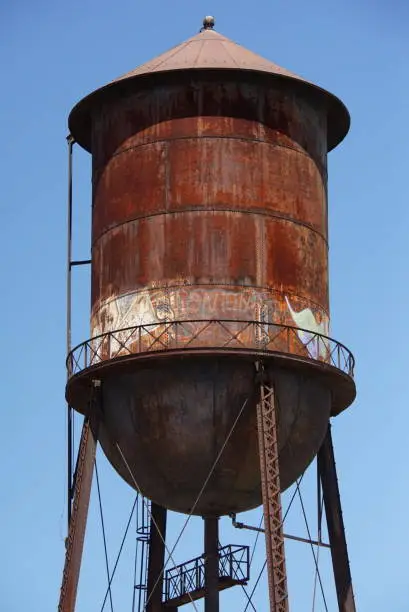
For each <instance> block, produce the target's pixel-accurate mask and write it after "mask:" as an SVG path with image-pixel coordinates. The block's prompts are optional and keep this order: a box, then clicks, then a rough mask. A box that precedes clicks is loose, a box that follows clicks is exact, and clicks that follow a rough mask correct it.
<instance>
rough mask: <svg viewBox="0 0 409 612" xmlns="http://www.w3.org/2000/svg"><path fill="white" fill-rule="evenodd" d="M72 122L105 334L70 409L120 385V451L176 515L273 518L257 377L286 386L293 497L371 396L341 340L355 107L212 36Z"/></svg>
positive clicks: (283, 432)
mask: <svg viewBox="0 0 409 612" xmlns="http://www.w3.org/2000/svg"><path fill="white" fill-rule="evenodd" d="M69 126H70V130H71V133H72V135H73V137H74V138H75V140H76V141H77V142H78V143H79V144H80V145H81V146H82V147H84V148H85V149H86V150H87V151H89V152H90V153H91V154H92V181H93V208H92V311H91V339H90V340H89V341H86V342H84V343H83V344H82V345H80V346H79V347H77V348H76V349H75V350H74V351H73V353H72V354H71V356H70V358H69V367H70V374H71V377H70V379H69V382H68V385H67V398H68V401H69V402H70V404H71V405H72V406H73V407H74V408H75V409H77V410H79V411H80V412H83V413H86V412H87V401H88V399H89V389H90V384H91V381H92V379H95V378H98V379H100V380H101V381H102V385H103V416H102V423H101V426H100V441H101V444H102V447H103V449H104V452H105V454H106V456H107V457H108V459H109V461H110V462H111V463H112V465H113V466H114V467H115V469H116V470H117V471H118V472H119V473H120V475H121V476H122V477H123V478H124V479H125V480H126V481H127V482H128V483H129V484H130V485H131V486H135V482H136V483H137V484H138V487H139V488H140V489H141V490H142V492H143V493H144V495H146V496H147V497H149V498H150V499H152V500H154V501H155V502H156V503H158V504H161V505H163V506H165V507H167V508H171V509H174V510H177V511H181V512H190V511H192V510H193V512H194V513H195V514H202V515H212V514H213V515H223V514H227V513H230V512H238V511H243V510H248V509H251V508H254V507H256V506H258V505H259V504H260V503H261V490H260V474H259V471H260V470H259V458H258V446H257V426H256V403H257V392H256V388H257V383H256V369H255V364H256V363H257V362H260V361H262V363H263V364H264V368H265V371H266V373H267V376H268V377H269V379H270V381H271V382H272V383H273V384H274V386H275V389H276V398H277V403H278V421H279V449H280V470H281V485H282V489H285V488H287V487H288V486H289V485H290V484H291V483H293V482H294V480H295V479H296V478H297V477H299V476H300V474H301V473H302V472H303V471H304V470H305V468H306V467H307V466H308V464H309V463H310V462H311V461H312V459H313V458H314V456H315V454H316V452H317V450H318V448H319V446H320V444H321V442H322V440H323V437H324V435H325V432H326V428H327V425H328V420H329V417H330V415H331V414H332V415H335V414H337V413H338V412H340V411H341V410H343V409H344V408H346V407H347V406H348V405H349V404H350V403H351V402H352V400H353V398H354V395H355V387H354V383H353V379H352V373H353V357H352V356H351V355H350V353H349V351H348V350H347V349H346V348H345V347H344V346H343V345H341V344H340V343H338V342H335V341H333V340H331V339H330V338H328V327H329V300H328V232H327V222H328V221H327V153H328V151H329V150H331V149H332V148H333V147H335V146H336V145H337V144H338V143H339V142H340V141H341V140H342V139H343V138H344V136H345V134H346V133H347V131H348V127H349V115H348V112H347V110H346V108H345V106H344V105H343V104H342V102H341V101H340V100H338V99H337V98H336V97H334V96H333V95H331V94H329V93H328V92H326V91H324V90H322V89H320V88H319V87H317V86H315V85H312V84H310V83H308V82H306V81H305V80H303V79H301V78H300V77H298V76H296V75H294V74H292V73H290V72H288V71H286V70H284V69H282V68H280V67H278V66H276V65H275V64H273V63H271V62H269V61H267V60H265V59H263V58H261V57H259V56H257V55H255V54H254V53H252V52H251V51H248V50H246V49H244V48H243V47H240V46H239V45H237V44H235V43H233V42H232V41H230V40H229V39H227V38H226V37H224V36H222V35H221V34H219V33H217V32H215V31H214V30H213V29H205V30H204V31H202V32H201V33H199V34H198V35H196V36H194V37H193V38H191V39H189V40H188V41H186V42H185V43H182V44H181V45H179V46H178V47H175V48H174V49H172V50H171V51H169V52H167V53H165V54H163V55H162V56H159V57H158V58H156V59H154V60H152V61H151V62H148V63H147V64H145V65H143V66H141V67H139V68H137V69H136V70H134V71H132V72H130V73H128V74H126V75H124V76H123V77H121V78H119V79H117V80H116V81H114V82H112V83H111V84H109V85H107V86H105V87H103V88H101V89H99V90H97V91H95V92H94V93H92V94H90V95H89V96H88V97H86V98H84V99H83V100H82V101H81V102H79V104H78V105H77V106H76V107H75V108H74V109H73V110H72V112H71V115H70V118H69ZM243 406H244V408H243ZM239 414H240V418H238V421H237V424H236V426H235V427H234V430H233V433H232V434H231V430H232V426H233V424H234V423H235V420H236V419H237V417H238V415H239ZM230 434H231V435H230ZM117 445H119V447H120V449H121V451H122V452H123V454H124V456H125V457H126V461H127V463H128V466H125V464H124V461H123V459H122V457H121V456H120V454H119V452H118V446H117ZM222 448H224V450H223V452H222V453H221V456H220V458H219V460H218V462H217V465H216V467H215V469H214V471H213V472H212V476H211V478H210V480H209V482H208V484H207V486H206V488H205V490H204V492H203V494H202V496H201V497H200V500H199V501H198V503H197V504H196V505H194V504H195V501H196V499H197V496H198V493H199V491H200V489H201V487H202V485H203V483H204V482H205V480H206V478H207V476H208V474H209V472H210V471H211V469H212V466H213V465H214V463H215V461H216V458H217V457H218V455H219V454H220V452H221V450H222ZM130 471H131V472H132V475H131V474H130Z"/></svg>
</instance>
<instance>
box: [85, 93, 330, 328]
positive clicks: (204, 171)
mask: <svg viewBox="0 0 409 612" xmlns="http://www.w3.org/2000/svg"><path fill="white" fill-rule="evenodd" d="M198 87H199V89H200V84H198ZM205 89H206V91H205V92H202V93H200V92H199V93H197V96H196V99H195V98H193V100H192V99H191V95H190V93H191V92H187V91H186V88H184V87H179V88H177V87H176V88H174V89H173V90H164V91H163V90H160V91H156V92H155V91H153V92H152V93H151V94H150V96H145V97H144V98H143V99H142V100H140V101H138V99H137V97H136V98H135V99H132V100H129V99H126V100H125V102H124V103H118V105H117V107H115V108H114V109H109V108H103V109H101V112H100V114H99V116H97V117H96V118H95V135H96V142H95V151H94V155H93V168H94V175H93V176H94V200H93V205H94V208H93V211H94V212H93V251H92V257H93V266H92V283H93V285H92V330H93V335H98V334H100V333H104V332H105V331H109V330H112V329H119V328H123V327H127V326H129V325H131V324H149V323H153V322H155V321H157V322H159V321H163V320H181V319H184V318H187V317H189V318H190V319H191V318H193V317H195V316H196V317H197V318H203V319H209V318H213V317H217V318H234V317H237V316H239V314H241V318H248V319H251V320H257V319H260V320H262V321H266V322H276V323H281V324H287V325H297V326H299V327H307V328H309V329H310V330H311V331H313V332H320V333H323V334H324V335H326V334H327V331H328V321H329V312H328V290H327V285H328V278H327V276H328V273H327V236H326V199H325V192H326V184H325V183H326V178H325V150H326V130H325V115H323V114H322V113H320V112H317V111H316V110H315V109H313V108H312V106H311V105H310V104H309V103H308V101H304V100H302V99H301V98H298V99H297V96H293V99H292V101H291V102H290V101H289V102H287V104H286V105H285V106H284V96H285V91H280V90H278V91H276V92H271V90H268V91H266V90H263V88H262V87H258V88H257V87H252V86H250V85H249V86H246V85H245V84H242V86H241V87H240V86H237V85H235V86H231V87H230V89H229V88H228V87H227V86H226V84H225V83H223V84H221V83H220V84H217V83H213V84H212V89H211V91H210V88H209V87H207V88H205ZM226 89H227V91H226ZM274 94H276V95H274ZM165 96H166V100H165ZM209 98H211V99H212V100H213V104H212V103H211V102H210V101H209ZM200 99H203V100H205V99H206V104H207V106H208V107H209V109H208V110H206V109H203V112H216V109H217V108H218V112H219V113H222V116H219V117H217V116H211V118H210V119H209V120H207V115H205V116H204V117H203V116H194V113H195V112H196V113H197V110H198V108H197V107H198V102H199V100H200ZM219 99H221V100H222V101H221V102H220V100H219ZM223 100H224V103H223ZM138 102H139V103H138ZM174 106H175V107H176V106H177V108H178V109H180V107H182V108H184V109H185V113H186V114H188V115H190V116H189V117H186V118H180V119H179V118H176V119H175V120H172V119H169V120H168V121H163V114H164V112H166V108H167V109H168V112H169V108H172V107H174ZM223 106H224V107H225V108H223ZM212 107H213V108H212ZM243 107H244V108H245V111H246V118H245V119H241V120H240V119H238V118H237V119H235V121H231V120H230V119H229V117H228V116H227V117H226V115H227V114H228V113H229V112H231V111H233V114H235V115H237V114H238V111H239V109H240V108H243ZM130 109H131V110H130ZM156 109H161V110H159V111H158V112H156ZM164 109H165V110H164ZM223 111H224V112H223ZM152 114H153V116H152ZM147 115H148V116H149V115H150V125H148V126H146V125H145V123H144V119H145V121H146V119H147V118H148V117H147ZM156 115H158V116H156ZM251 115H252V116H251ZM247 117H248V118H247ZM241 125H242V126H243V127H241V128H240V127H238V126H241ZM286 126H287V127H286ZM306 126H311V127H310V130H309V131H308V129H307V128H306ZM283 131H284V134H285V136H283V135H282V134H283ZM152 132H154V133H152ZM245 132H246V133H247V135H246V136H245V135H244V133H245ZM99 143H103V145H102V146H101V148H100V147H99V146H98V144H99ZM107 147H109V149H108V150H107ZM108 156H109V157H108ZM246 294H247V295H246ZM243 296H246V297H245V298H244V299H243ZM246 302H247V303H246ZM192 315H193V316H192Z"/></svg>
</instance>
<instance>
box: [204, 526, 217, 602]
mask: <svg viewBox="0 0 409 612" xmlns="http://www.w3.org/2000/svg"><path fill="white" fill-rule="evenodd" d="M204 544H205V612H219V519H218V518H217V517H206V518H205V519H204Z"/></svg>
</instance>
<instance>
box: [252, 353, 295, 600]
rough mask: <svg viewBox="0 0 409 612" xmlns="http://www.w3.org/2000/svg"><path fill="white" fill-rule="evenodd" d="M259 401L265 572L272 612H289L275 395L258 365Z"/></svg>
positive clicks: (258, 427)
mask: <svg viewBox="0 0 409 612" xmlns="http://www.w3.org/2000/svg"><path fill="white" fill-rule="evenodd" d="M259 368H260V371H259V374H260V401H259V403H258V405H257V429H258V444H259V457H260V472H261V490H262V494H263V507H264V529H265V536H266V550H267V572H268V586H269V598H270V611H271V612H288V593H287V572H286V566H285V550H284V535H283V513H282V507H281V485H280V464H279V449H278V433H277V430H278V427H277V413H278V411H277V410H276V402H277V398H276V394H275V389H274V386H272V385H271V384H270V383H268V382H267V380H266V378H265V372H264V368H263V365H262V364H261V363H259Z"/></svg>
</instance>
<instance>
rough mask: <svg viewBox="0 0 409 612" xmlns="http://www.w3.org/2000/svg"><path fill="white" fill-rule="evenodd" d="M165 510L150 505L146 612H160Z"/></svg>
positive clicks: (161, 608) (164, 548) (163, 563)
mask: <svg viewBox="0 0 409 612" xmlns="http://www.w3.org/2000/svg"><path fill="white" fill-rule="evenodd" d="M166 516H167V511H166V508H162V506H158V505H157V504H154V503H153V502H152V504H151V526H150V537H149V553H148V554H149V560H148V581H147V598H148V602H149V603H148V604H147V606H146V612H162V610H163V607H162V592H163V568H164V565H165V550H166V547H165V540H166Z"/></svg>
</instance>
